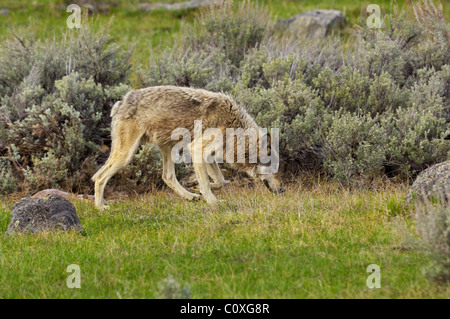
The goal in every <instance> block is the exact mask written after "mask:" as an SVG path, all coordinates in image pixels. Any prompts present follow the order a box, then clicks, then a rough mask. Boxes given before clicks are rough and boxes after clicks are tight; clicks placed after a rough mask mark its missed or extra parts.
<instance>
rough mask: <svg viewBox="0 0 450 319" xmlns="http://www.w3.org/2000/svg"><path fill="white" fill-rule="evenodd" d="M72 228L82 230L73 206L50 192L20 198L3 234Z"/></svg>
mask: <svg viewBox="0 0 450 319" xmlns="http://www.w3.org/2000/svg"><path fill="white" fill-rule="evenodd" d="M72 229H74V230H76V231H79V232H81V231H83V227H82V226H81V223H80V219H79V218H78V216H77V213H76V210H75V207H74V206H73V204H72V203H71V202H69V201H68V200H67V199H65V198H62V197H61V196H58V195H53V194H51V195H47V196H44V197H39V198H32V197H26V198H22V199H21V200H20V201H19V202H17V203H15V204H14V206H13V208H12V213H11V222H10V224H9V226H8V229H7V230H6V233H5V235H11V234H14V233H40V232H43V231H50V230H61V231H66V230H72Z"/></svg>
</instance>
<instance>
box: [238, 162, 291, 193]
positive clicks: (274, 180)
mask: <svg viewBox="0 0 450 319" xmlns="http://www.w3.org/2000/svg"><path fill="white" fill-rule="evenodd" d="M266 170H267V165H262V164H256V165H254V166H253V167H251V168H250V167H249V168H248V170H247V171H246V172H247V174H248V175H249V176H250V177H252V178H253V179H257V180H260V181H261V182H263V183H264V185H265V186H266V187H267V188H268V189H269V190H270V191H271V192H272V193H277V194H281V193H284V192H285V191H286V189H285V188H284V186H283V182H282V180H281V177H280V173H279V172H276V173H267V172H266Z"/></svg>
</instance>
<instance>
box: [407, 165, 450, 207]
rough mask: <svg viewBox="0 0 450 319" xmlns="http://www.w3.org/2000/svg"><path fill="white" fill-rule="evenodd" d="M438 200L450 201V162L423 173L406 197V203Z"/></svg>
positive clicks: (430, 168) (434, 166) (432, 167)
mask: <svg viewBox="0 0 450 319" xmlns="http://www.w3.org/2000/svg"><path fill="white" fill-rule="evenodd" d="M413 198H415V199H416V201H420V202H424V201H427V200H432V199H433V198H434V199H437V200H443V201H449V200H450V160H448V161H446V162H443V163H439V164H436V165H433V166H431V167H429V168H427V169H426V170H424V171H423V172H421V173H420V174H419V175H418V176H417V178H416V180H415V181H414V183H413V184H412V186H411V189H410V190H409V192H408V194H407V195H406V200H405V201H406V203H411V202H412V200H413Z"/></svg>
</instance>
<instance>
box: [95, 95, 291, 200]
mask: <svg viewBox="0 0 450 319" xmlns="http://www.w3.org/2000/svg"><path fill="white" fill-rule="evenodd" d="M111 117H112V123H111V137H112V148H111V154H110V156H109V158H108V160H107V162H106V163H105V165H104V166H103V167H102V168H101V169H100V170H99V171H98V172H97V173H96V174H95V175H94V176H93V177H92V180H93V181H94V182H95V202H96V206H97V207H99V208H102V207H103V193H104V188H105V186H106V183H107V182H108V180H109V179H110V178H111V177H112V176H113V175H114V174H115V173H116V172H117V171H118V170H119V169H120V168H122V167H123V166H124V165H126V164H127V163H128V162H129V161H130V160H131V158H132V156H133V154H134V153H135V152H136V149H137V147H138V146H139V144H140V143H154V144H156V145H158V146H159V148H160V149H161V152H162V156H163V176H162V177H163V180H164V181H165V183H166V184H167V185H168V186H169V187H170V188H172V189H173V190H174V191H175V192H176V193H177V194H178V195H180V196H182V197H183V198H186V199H189V200H192V199H198V198H200V195H198V194H194V193H191V192H188V191H187V190H186V189H184V188H183V187H182V186H181V185H180V183H179V182H178V180H177V178H176V176H175V165H174V162H173V161H172V158H171V150H172V148H173V147H174V146H175V144H177V143H178V141H176V140H172V139H171V134H172V131H174V130H175V129H177V128H186V129H188V130H189V131H190V132H191V136H192V137H194V121H195V120H202V126H203V129H206V128H219V129H220V130H221V131H222V133H223V135H224V136H225V130H226V128H242V129H247V128H255V129H258V130H259V127H258V125H257V124H256V123H255V121H254V120H253V119H252V118H251V117H250V116H249V115H248V113H247V112H246V111H245V110H244V109H243V108H241V107H240V106H238V105H237V104H236V103H235V102H234V101H233V100H232V99H231V98H230V97H229V96H227V95H225V94H221V93H212V92H209V91H206V90H201V89H192V88H181V87H175V86H158V87H150V88H145V89H140V90H133V91H131V92H129V93H127V94H126V95H125V97H124V99H123V101H120V102H117V103H116V104H115V105H114V106H113V108H112V110H111ZM209 142H210V141H202V149H196V143H195V141H193V142H192V143H190V145H189V150H190V151H191V154H194V153H195V152H203V150H204V148H205V147H206V146H207V145H208V143H209ZM245 149H246V150H248V147H246V148H245ZM249 155H250V154H246V158H248V156H249ZM233 166H234V167H236V168H238V169H240V170H243V171H245V172H247V173H248V174H249V175H251V176H252V177H254V178H256V177H259V178H260V179H261V180H263V181H264V183H265V184H266V186H268V187H269V188H270V189H271V190H272V191H275V192H280V191H282V190H283V189H282V187H281V181H280V180H279V178H278V176H276V175H270V174H269V175H264V176H261V175H260V174H258V172H259V170H258V164H251V163H242V164H237V163H235V164H233ZM194 169H195V173H196V176H197V180H198V182H199V186H200V192H201V194H202V195H203V197H204V199H205V200H206V201H207V202H208V203H212V202H215V201H216V200H217V199H216V197H215V196H214V195H213V193H212V192H211V188H213V189H216V188H220V187H222V186H223V185H224V184H225V182H226V181H225V179H224V178H223V175H222V173H221V171H220V169H219V167H218V165H217V163H215V162H213V163H212V164H208V163H206V162H202V163H195V162H194ZM208 175H209V176H211V178H212V179H213V181H214V183H212V184H210V182H209V177H208Z"/></svg>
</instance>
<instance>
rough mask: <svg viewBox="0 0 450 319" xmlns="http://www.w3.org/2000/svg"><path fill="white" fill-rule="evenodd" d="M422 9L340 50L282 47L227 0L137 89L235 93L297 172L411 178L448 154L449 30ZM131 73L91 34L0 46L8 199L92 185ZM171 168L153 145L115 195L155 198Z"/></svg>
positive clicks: (258, 16)
mask: <svg viewBox="0 0 450 319" xmlns="http://www.w3.org/2000/svg"><path fill="white" fill-rule="evenodd" d="M414 9H415V18H414V14H408V13H407V12H406V11H404V12H400V13H399V14H394V15H390V16H387V17H386V18H385V22H386V25H385V27H383V28H382V29H380V30H376V31H374V30H372V29H368V28H367V27H366V26H365V24H364V23H363V24H362V26H361V27H358V28H355V36H354V37H353V38H352V39H351V40H352V41H351V42H349V43H342V42H341V40H340V38H333V37H331V38H327V39H324V40H323V41H315V42H311V41H310V40H299V39H295V38H292V37H290V38H285V37H282V36H281V37H280V35H278V34H273V32H272V30H273V28H272V23H271V18H270V16H269V14H268V13H267V11H266V10H265V9H264V8H263V7H260V6H258V5H256V4H253V3H251V2H249V1H244V2H241V3H238V2H236V1H231V0H230V1H225V2H223V3H222V4H217V3H216V4H215V5H214V6H213V7H211V8H208V9H207V10H205V11H204V12H202V13H201V15H200V16H199V17H198V19H197V22H196V24H195V25H194V26H192V27H189V26H185V27H183V28H182V30H183V31H182V32H181V35H180V39H179V41H178V42H177V43H175V44H174V45H173V46H172V48H168V49H165V50H162V51H161V52H159V54H151V57H150V63H149V65H148V66H146V67H141V68H140V69H138V70H137V86H139V87H146V86H154V85H177V86H190V87H198V88H205V89H208V90H211V91H222V92H225V93H228V94H230V95H232V96H233V97H234V98H235V99H236V100H237V101H238V103H240V104H241V105H243V106H244V107H246V108H247V110H248V111H249V113H250V114H251V115H253V116H254V117H255V119H256V121H257V122H258V123H259V124H260V125H261V126H262V127H266V128H271V127H276V128H279V129H280V133H281V135H280V143H281V145H280V154H281V158H282V164H283V165H282V167H283V168H284V169H286V170H290V171H292V172H294V171H295V172H297V171H299V169H301V170H309V171H313V172H316V173H321V174H322V173H325V174H327V176H330V177H332V178H335V179H337V180H339V181H341V182H344V183H349V184H351V183H353V181H356V180H358V181H360V180H363V181H368V180H371V179H373V178H376V177H379V176H381V175H383V174H387V175H388V176H390V177H398V178H404V179H405V178H410V177H413V176H414V175H416V174H417V173H418V172H420V171H421V170H423V169H424V168H426V167H428V166H430V165H432V164H435V163H437V162H441V161H443V160H445V159H447V158H449V157H450V143H449V142H448V141H447V140H444V137H445V136H447V135H448V134H450V50H449V48H450V25H449V24H448V23H446V21H445V19H444V16H443V14H442V10H441V9H440V8H439V7H436V6H434V4H433V3H432V2H430V1H424V2H423V3H422V4H419V5H415V6H414ZM5 66H7V67H5ZM130 69H131V64H130V51H121V50H119V48H118V47H117V46H115V45H113V44H111V43H110V40H109V38H108V36H107V33H106V32H102V31H100V32H97V33H95V32H92V31H90V30H89V28H84V29H81V30H78V31H77V30H72V31H70V32H68V33H67V35H66V36H65V37H63V39H62V40H61V41H56V40H53V41H45V42H42V43H41V42H39V41H34V40H33V39H32V38H23V39H20V40H18V39H16V40H14V41H10V42H7V43H4V44H3V45H2V46H0V156H1V158H2V162H1V164H0V165H1V171H0V176H2V177H3V180H4V182H2V184H1V188H0V191H2V192H10V191H14V190H16V189H19V190H29V191H32V190H36V189H38V188H42V187H56V186H62V187H65V188H67V189H69V190H78V191H81V190H85V189H87V190H89V189H91V187H92V183H91V182H90V180H89V178H90V176H92V174H93V173H94V172H95V171H96V169H98V167H99V166H100V165H101V164H103V163H104V161H105V160H106V158H107V156H108V151H109V148H110V131H109V130H110V116H109V112H110V108H111V107H112V105H113V104H114V103H115V101H117V100H119V99H121V98H122V96H123V95H124V94H125V93H126V92H127V91H128V90H129V89H130V86H129V82H128V79H129V75H130ZM160 168H161V162H160V157H159V155H158V152H157V151H156V149H155V148H152V147H150V146H145V147H142V148H141V150H140V151H139V153H138V155H137V156H136V157H135V158H134V160H133V161H132V163H131V165H130V166H129V167H127V168H126V169H124V170H123V171H122V172H121V173H120V174H119V176H118V177H115V178H113V180H112V184H111V185H114V183H116V185H119V186H120V187H119V188H120V189H134V190H137V191H146V190H148V189H151V188H152V187H154V186H159V185H160V184H162V182H161V180H160V174H159V171H160ZM180 171H181V172H183V171H184V170H183V169H182V170H180ZM49 176H52V178H49ZM150 184H151V185H150Z"/></svg>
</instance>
